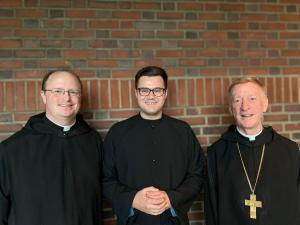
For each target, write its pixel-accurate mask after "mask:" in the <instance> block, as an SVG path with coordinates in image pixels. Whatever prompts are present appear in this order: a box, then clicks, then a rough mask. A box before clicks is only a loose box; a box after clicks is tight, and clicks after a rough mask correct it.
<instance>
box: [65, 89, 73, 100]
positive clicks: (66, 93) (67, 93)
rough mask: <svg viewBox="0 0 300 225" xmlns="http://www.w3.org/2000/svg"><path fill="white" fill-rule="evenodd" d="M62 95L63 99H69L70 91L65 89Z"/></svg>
mask: <svg viewBox="0 0 300 225" xmlns="http://www.w3.org/2000/svg"><path fill="white" fill-rule="evenodd" d="M63 97H64V99H65V100H69V99H71V96H70V93H69V92H68V91H65V93H64V94H63Z"/></svg>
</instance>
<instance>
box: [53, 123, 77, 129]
mask: <svg viewBox="0 0 300 225" xmlns="http://www.w3.org/2000/svg"><path fill="white" fill-rule="evenodd" d="M51 122H52V123H54V124H55V125H57V126H60V127H62V128H63V131H69V130H70V129H71V127H72V126H73V125H74V124H75V123H76V121H75V122H74V123H72V124H71V125H66V126H64V125H60V124H58V123H55V122H53V121H51Z"/></svg>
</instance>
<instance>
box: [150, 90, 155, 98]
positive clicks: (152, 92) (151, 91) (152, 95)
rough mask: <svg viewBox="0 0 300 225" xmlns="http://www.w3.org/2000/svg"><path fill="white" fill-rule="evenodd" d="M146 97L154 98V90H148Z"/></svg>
mask: <svg viewBox="0 0 300 225" xmlns="http://www.w3.org/2000/svg"><path fill="white" fill-rule="evenodd" d="M148 97H151V98H154V97H155V94H154V90H150V93H149V95H148Z"/></svg>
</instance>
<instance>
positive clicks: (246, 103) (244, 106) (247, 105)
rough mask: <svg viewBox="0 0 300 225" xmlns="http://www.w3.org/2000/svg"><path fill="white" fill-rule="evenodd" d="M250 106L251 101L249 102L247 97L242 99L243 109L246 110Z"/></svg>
mask: <svg viewBox="0 0 300 225" xmlns="http://www.w3.org/2000/svg"><path fill="white" fill-rule="evenodd" d="M248 108H249V102H248V100H247V99H245V98H244V99H243V100H242V104H241V109H242V110H243V111H246V110H247V109H248Z"/></svg>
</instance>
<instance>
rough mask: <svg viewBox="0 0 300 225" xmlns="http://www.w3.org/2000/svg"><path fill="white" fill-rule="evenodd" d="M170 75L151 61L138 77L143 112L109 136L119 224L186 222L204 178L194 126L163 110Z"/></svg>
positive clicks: (111, 194) (108, 184)
mask: <svg viewBox="0 0 300 225" xmlns="http://www.w3.org/2000/svg"><path fill="white" fill-rule="evenodd" d="M167 82H168V76H167V74H166V72H165V71H164V70H163V69H162V68H160V67H154V66H149V67H145V68H142V69H141V70H139V71H138V73H137V74H136V77H135V87H136V88H135V95H136V99H137V103H138V105H139V107H140V113H139V114H137V115H135V116H133V117H131V118H129V119H127V120H124V121H121V122H119V123H117V124H115V125H114V126H113V127H112V128H111V129H110V131H109V133H108V134H107V136H106V138H105V141H104V167H103V172H104V184H103V190H104V195H105V196H106V197H107V198H108V200H109V201H110V202H111V204H112V206H113V208H114V210H115V212H116V215H117V217H118V224H119V225H125V224H136V225H138V224H140V225H172V224H178V225H179V224H180V225H187V224H188V217H187V212H188V210H189V208H190V206H191V205H192V203H193V200H194V199H195V198H196V196H197V194H198V193H199V191H200V189H201V186H202V183H203V174H202V173H203V166H204V163H203V161H204V156H203V152H202V149H201V147H200V145H199V143H198V141H197V139H196V137H195V135H194V133H193V131H192V129H191V128H190V126H189V125H188V124H187V123H185V122H183V121H181V120H178V119H175V118H172V117H169V116H167V115H165V114H163V113H162V108H163V105H164V103H165V101H166V98H167V94H168V89H167V88H168V87H167Z"/></svg>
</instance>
